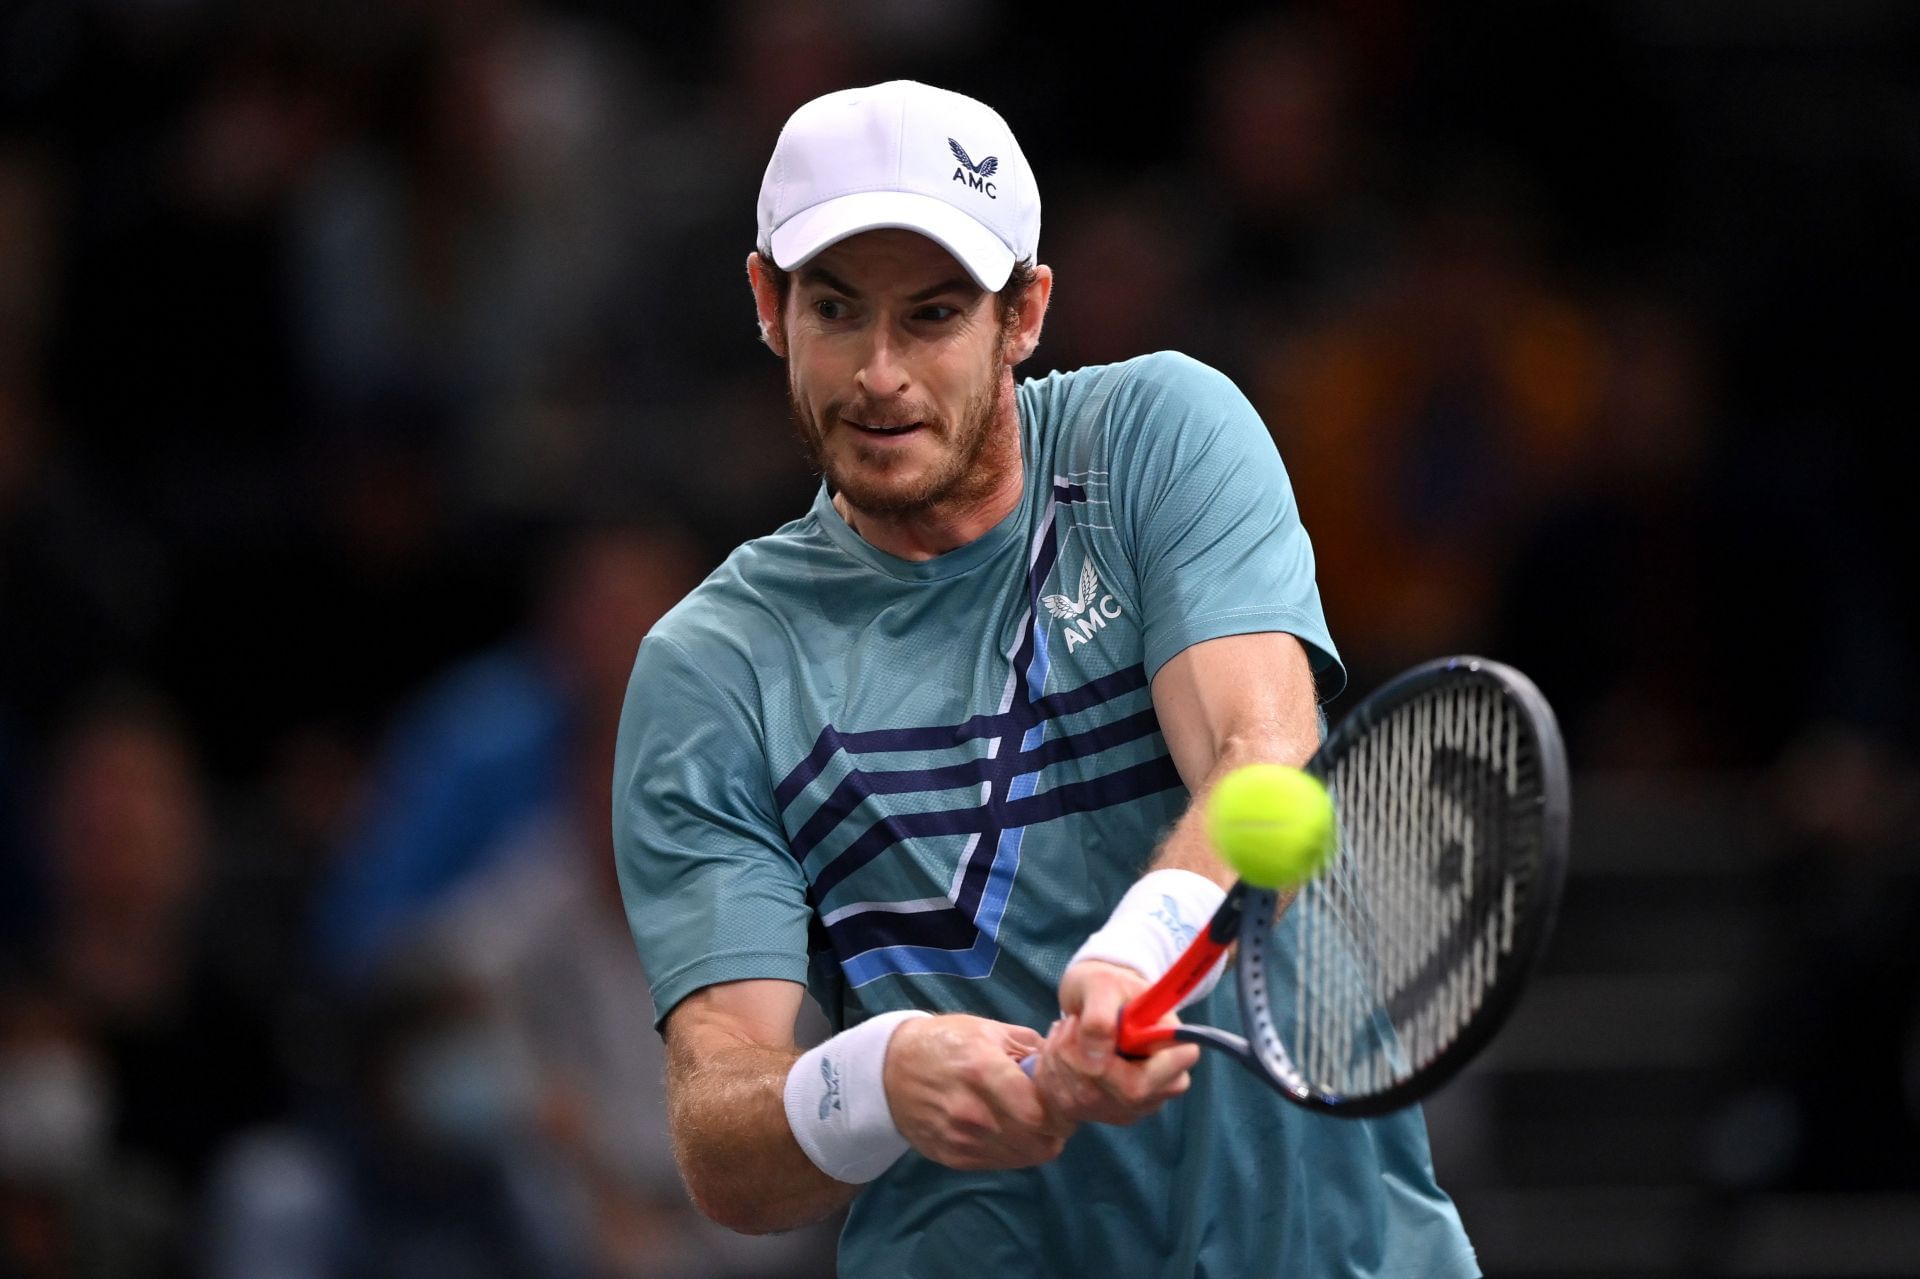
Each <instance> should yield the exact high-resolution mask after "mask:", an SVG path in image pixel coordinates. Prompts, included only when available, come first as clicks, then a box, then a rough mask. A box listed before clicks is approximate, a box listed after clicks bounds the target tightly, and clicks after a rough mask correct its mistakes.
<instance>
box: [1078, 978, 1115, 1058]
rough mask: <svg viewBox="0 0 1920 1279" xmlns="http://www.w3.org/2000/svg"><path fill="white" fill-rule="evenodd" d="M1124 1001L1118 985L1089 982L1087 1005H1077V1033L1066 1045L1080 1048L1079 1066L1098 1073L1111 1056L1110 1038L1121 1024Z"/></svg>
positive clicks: (1111, 1042)
mask: <svg viewBox="0 0 1920 1279" xmlns="http://www.w3.org/2000/svg"><path fill="white" fill-rule="evenodd" d="M1125 1002H1126V1001H1125V999H1124V998H1123V997H1122V995H1121V993H1120V990H1119V988H1118V987H1117V986H1114V985H1113V984H1111V983H1109V982H1095V983H1092V988H1091V989H1089V990H1088V991H1087V998H1086V1002H1085V1003H1084V1004H1082V1005H1081V1006H1080V1016H1079V1019H1078V1022H1077V1024H1076V1027H1075V1029H1076V1032H1077V1033H1076V1034H1075V1035H1074V1037H1073V1039H1072V1040H1070V1041H1069V1042H1071V1043H1073V1044H1074V1045H1075V1046H1076V1047H1077V1048H1078V1049H1079V1055H1080V1058H1081V1061H1082V1064H1083V1065H1085V1066H1086V1067H1087V1068H1088V1069H1093V1070H1097V1069H1099V1068H1100V1066H1101V1065H1102V1064H1103V1063H1104V1062H1105V1061H1106V1060H1107V1059H1108V1058H1110V1057H1111V1056H1113V1039H1114V1034H1115V1033H1116V1031H1117V1029H1118V1026H1119V1021H1120V1008H1121V1005H1122V1004H1124V1003H1125Z"/></svg>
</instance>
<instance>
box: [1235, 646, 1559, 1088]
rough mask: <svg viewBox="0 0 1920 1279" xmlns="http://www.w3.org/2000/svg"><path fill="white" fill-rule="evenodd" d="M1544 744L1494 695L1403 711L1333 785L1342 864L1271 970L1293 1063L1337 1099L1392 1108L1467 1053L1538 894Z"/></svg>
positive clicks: (1300, 912)
mask: <svg viewBox="0 0 1920 1279" xmlns="http://www.w3.org/2000/svg"><path fill="white" fill-rule="evenodd" d="M1534 749H1535V748H1534V746H1533V743H1532V738H1531V733H1530V731H1529V728H1528V726H1527V724H1526V723H1525V721H1524V720H1523V718H1522V717H1521V715H1520V714H1519V712H1518V711H1517V709H1516V708H1515V707H1514V706H1513V705H1512V704H1511V702H1510V700H1509V699H1508V698H1507V696H1506V695H1505V694H1504V692H1503V691H1502V690H1501V689H1500V688H1498V687H1497V686H1495V685H1491V684H1486V685H1481V684H1467V685H1459V684H1456V685H1452V686H1448V687H1445V688H1440V689H1436V690H1432V691H1431V692H1430V693H1429V694H1428V695H1425V696H1421V697H1417V698H1414V699H1412V700H1410V701H1408V702H1406V703H1404V704H1402V705H1400V706H1398V707H1396V708H1395V709H1393V710H1392V711H1391V712H1389V713H1388V715H1387V716H1386V717H1385V718H1384V719H1383V720H1381V721H1380V722H1379V723H1377V724H1376V726H1375V728H1374V730H1373V731H1372V732H1370V733H1367V734H1365V735H1364V736H1363V737H1362V738H1361V739H1360V740H1358V741H1357V742H1356V743H1355V745H1354V747H1353V749H1352V750H1351V751H1350V752H1349V753H1348V754H1346V755H1345V756H1343V757H1341V758H1340V759H1339V760H1338V761H1337V762H1336V763H1335V764H1334V766H1333V768H1332V769H1331V771H1330V773H1329V775H1328V777H1327V779H1326V780H1327V783H1328V788H1329V790H1330V791H1331V793H1332V795H1333V799H1334V806H1335V810H1336V812H1337V813H1338V814H1339V819H1340V828H1341V845H1340V850H1339V852H1338V853H1337V855H1336V857H1335V859H1334V861H1333V863H1332V865H1331V866H1329V867H1328V869H1327V870H1326V871H1324V872H1323V873H1322V874H1321V876H1320V877H1318V878H1317V879H1316V880H1314V881H1313V882H1312V883H1311V884H1310V885H1309V886H1308V887H1307V888H1306V889H1305V890H1304V891H1303V892H1302V893H1301V894H1300V896H1299V898H1298V899H1297V900H1296V901H1295V902H1294V903H1293V905H1292V907H1291V910H1290V911H1289V913H1288V916H1287V917H1286V918H1285V919H1284V920H1283V921H1282V924H1283V925H1284V926H1285V927H1286V928H1289V929H1291V930H1292V933H1293V936H1292V940H1291V944H1290V945H1289V944H1287V943H1286V942H1285V941H1283V940H1281V938H1280V937H1279V929H1276V937H1275V943H1274V945H1272V946H1271V947H1270V948H1269V951H1268V953H1269V955H1271V956H1272V957H1273V958H1272V959H1270V960H1269V963H1270V964H1273V963H1279V964H1290V965H1291V966H1292V968H1293V972H1292V973H1290V974H1284V977H1285V980H1282V979H1281V978H1282V976H1283V974H1281V973H1277V972H1275V973H1270V974H1269V979H1270V982H1271V983H1272V985H1273V988H1274V989H1275V991H1276V992H1277V991H1279V990H1282V989H1286V990H1290V992H1291V994H1292V999H1291V1003H1292V1004H1293V1007H1292V1009H1291V1010H1290V1011H1289V1014H1288V1015H1287V1016H1286V1017H1285V1018H1284V1019H1283V1020H1284V1024H1285V1025H1286V1027H1287V1029H1288V1030H1289V1031H1290V1034H1288V1035H1285V1036H1283V1037H1284V1038H1285V1040H1286V1043H1285V1047H1286V1050H1287V1052H1288V1054H1289V1056H1290V1057H1291V1058H1292V1060H1293V1062H1294V1064H1295V1066H1296V1068H1297V1069H1298V1070H1299V1072H1300V1073H1301V1074H1302V1075H1303V1076H1304V1078H1305V1080H1306V1081H1307V1083H1308V1085H1309V1086H1310V1087H1311V1088H1312V1089H1313V1090H1314V1091H1316V1092H1319V1093H1322V1094H1325V1095H1360V1094H1367V1093H1378V1092H1381V1091H1384V1090H1385V1089H1387V1088H1389V1087H1391V1086H1393V1084H1395V1083H1396V1082H1398V1081H1400V1080H1402V1079H1405V1078H1406V1077H1408V1076H1410V1075H1411V1074H1412V1073H1413V1072H1414V1071H1416V1070H1418V1069H1419V1068H1420V1067H1421V1066H1423V1065H1425V1064H1426V1063H1428V1062H1430V1061H1432V1060H1433V1059H1434V1058H1435V1057H1437V1056H1438V1055H1439V1054H1440V1053H1441V1052H1443V1051H1444V1050H1445V1049H1446V1048H1447V1047H1448V1046H1449V1045H1451V1044H1452V1043H1454V1042H1455V1041H1456V1040H1457V1039H1459V1037H1460V1035H1461V1033H1462V1032H1463V1031H1464V1029H1465V1028H1466V1026H1467V1024H1468V1023H1469V1022H1470V1021H1471V1020H1472V1018H1473V1016H1474V1014H1475V1012H1476V1011H1477V1010H1478V1009H1479V1008H1480V1006H1481V1004H1482V1003H1483V1002H1484V1000H1485V998H1486V995H1487V992H1488V991H1489V990H1490V989H1491V988H1492V987H1493V985H1494V984H1495V981H1496V979H1497V977H1498V976H1499V974H1500V971H1501V966H1502V963H1503V960H1504V958H1505V957H1506V956H1507V955H1509V954H1510V953H1512V951H1513V949H1514V946H1515V941H1516V936H1515V933H1516V921H1517V919H1518V918H1519V914H1520V911H1521V908H1522V906H1523V904H1524V901H1525V897H1526V893H1527V890H1528V887H1529V879H1528V876H1527V874H1526V873H1525V872H1526V863H1527V859H1526V858H1525V857H1524V856H1517V857H1516V856H1513V855H1512V854H1511V850H1512V849H1513V847H1514V844H1515V835H1516V834H1518V833H1520V832H1517V831H1516V830H1514V829H1510V828H1511V827H1513V826H1514V823H1513V822H1512V821H1511V817H1510V815H1511V813H1512V812H1513V810H1514V807H1515V804H1516V801H1517V800H1518V799H1519V798H1520V797H1522V796H1525V795H1527V794H1529V793H1531V792H1530V789H1529V788H1530V787H1533V786H1536V785H1537V772H1538V768H1537V764H1536V763H1535V762H1534V761H1533V752H1534Z"/></svg>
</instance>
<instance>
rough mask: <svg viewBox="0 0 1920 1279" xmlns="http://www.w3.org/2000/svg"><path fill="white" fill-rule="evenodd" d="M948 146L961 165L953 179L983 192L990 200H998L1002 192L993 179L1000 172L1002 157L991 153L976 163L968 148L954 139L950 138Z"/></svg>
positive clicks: (954, 172) (954, 173) (955, 171)
mask: <svg viewBox="0 0 1920 1279" xmlns="http://www.w3.org/2000/svg"><path fill="white" fill-rule="evenodd" d="M947 146H948V147H949V148H951V149H952V151H953V158H954V159H956V160H958V161H959V162H960V167H959V168H957V169H955V170H954V171H953V180H954V181H955V182H958V183H959V184H960V185H961V186H964V187H968V188H971V189H972V190H975V191H978V192H981V193H982V194H983V195H985V196H986V197H987V199H989V200H998V199H999V198H1000V192H999V191H998V190H997V189H995V186H994V184H993V182H992V181H991V179H992V177H993V175H994V174H996V173H998V172H1000V157H999V156H997V155H990V156H988V157H987V158H986V159H984V160H982V161H980V163H978V164H975V163H974V162H973V157H971V156H969V155H968V154H967V149H966V148H965V147H963V146H961V145H960V144H959V143H958V142H956V141H954V139H952V138H948V139H947Z"/></svg>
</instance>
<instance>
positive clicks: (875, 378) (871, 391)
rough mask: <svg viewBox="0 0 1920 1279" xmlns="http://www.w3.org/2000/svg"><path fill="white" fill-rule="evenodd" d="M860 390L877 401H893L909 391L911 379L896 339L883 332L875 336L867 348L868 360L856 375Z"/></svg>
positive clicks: (862, 363)
mask: <svg viewBox="0 0 1920 1279" xmlns="http://www.w3.org/2000/svg"><path fill="white" fill-rule="evenodd" d="M855 380H856V381H858V382H859V384H860V389H861V390H862V391H864V392H865V393H866V394H867V395H869V396H871V397H872V398H874V399H876V400H887V399H892V398H893V397H894V396H896V395H900V394H901V393H903V392H904V391H905V390H906V389H907V385H908V382H909V378H908V376H907V366H906V364H905V362H904V361H902V360H901V358H900V348H899V346H898V344H897V343H896V342H895V341H894V339H893V338H892V337H891V336H890V335H888V334H886V333H884V332H882V333H878V334H876V335H875V336H874V339H873V341H872V343H871V344H870V345H869V346H868V347H867V358H866V359H865V360H863V361H862V362H861V364H860V371H859V372H858V373H857V374H855Z"/></svg>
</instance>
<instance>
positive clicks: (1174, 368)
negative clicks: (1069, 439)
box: [1022, 351, 1244, 431]
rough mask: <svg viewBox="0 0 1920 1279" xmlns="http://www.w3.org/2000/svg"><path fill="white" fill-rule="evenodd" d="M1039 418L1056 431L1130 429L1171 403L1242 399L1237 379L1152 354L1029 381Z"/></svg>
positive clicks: (1168, 354) (1172, 354) (1176, 355)
mask: <svg viewBox="0 0 1920 1279" xmlns="http://www.w3.org/2000/svg"><path fill="white" fill-rule="evenodd" d="M1022 391H1023V392H1024V393H1025V394H1027V395H1028V396H1029V397H1031V403H1032V406H1033V408H1034V409H1035V417H1036V419H1038V420H1040V421H1042V422H1045V423H1051V424H1052V425H1053V426H1054V427H1055V429H1059V430H1066V431H1073V430H1101V429H1109V428H1118V429H1121V430H1125V429H1127V428H1128V427H1129V426H1131V425H1133V424H1134V423H1136V422H1138V421H1139V420H1141V419H1142V418H1145V417H1147V416H1149V415H1151V414H1152V413H1154V412H1155V411H1156V410H1158V409H1160V408H1162V407H1166V406H1169V405H1174V404H1178V405H1181V406H1194V407H1205V406H1207V405H1209V404H1216V403H1221V402H1227V401H1239V400H1242V399H1244V397H1243V396H1242V395H1241V392H1240V389H1239V388H1238V387H1237V386H1235V385H1234V383H1233V380H1232V379H1231V378H1229V377H1228V376H1227V375H1226V374H1224V373H1222V372H1220V370H1218V369H1216V368H1214V367H1213V366H1212V365H1210V364H1207V363H1204V362H1203V361H1200V360H1196V359H1194V358H1193V357H1192V356H1190V355H1187V354H1185V353H1183V352H1180V351H1154V352H1151V353H1150V354H1147V355H1136V356H1134V357H1133V358H1132V359H1130V360H1120V361H1117V362H1115V363H1113V364H1090V365H1087V366H1085V367H1083V368H1078V369H1073V370H1070V371H1067V372H1054V373H1049V374H1048V375H1047V376H1045V377H1042V378H1034V379H1031V380H1029V381H1028V382H1027V383H1025V384H1024V386H1023V387H1022Z"/></svg>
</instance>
